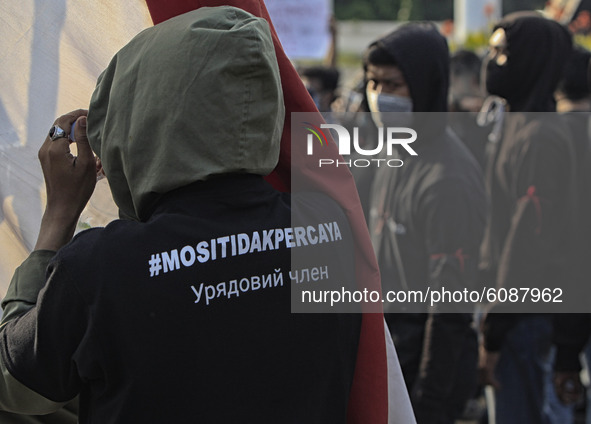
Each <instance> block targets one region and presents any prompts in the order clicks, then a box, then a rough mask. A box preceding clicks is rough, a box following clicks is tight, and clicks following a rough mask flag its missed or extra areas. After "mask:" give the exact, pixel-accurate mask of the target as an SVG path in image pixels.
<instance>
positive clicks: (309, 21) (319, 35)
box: [265, 0, 333, 60]
mask: <svg viewBox="0 0 591 424" xmlns="http://www.w3.org/2000/svg"><path fill="white" fill-rule="evenodd" d="M265 4H266V6H267V10H268V11H269V15H270V16H271V20H272V21H273V25H274V26H275V29H276V30H277V35H278V36H279V40H280V41H281V44H282V45H283V48H284V49H285V53H286V54H287V57H289V58H290V59H292V60H295V59H322V58H324V57H325V56H326V54H327V52H328V48H329V46H330V19H331V16H332V13H333V12H332V11H333V5H332V0H298V1H287V0H265Z"/></svg>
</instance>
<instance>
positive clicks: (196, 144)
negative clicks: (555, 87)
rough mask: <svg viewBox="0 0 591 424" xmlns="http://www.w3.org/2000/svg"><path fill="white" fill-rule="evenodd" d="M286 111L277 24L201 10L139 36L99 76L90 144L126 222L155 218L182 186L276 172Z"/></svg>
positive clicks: (228, 10)
mask: <svg viewBox="0 0 591 424" xmlns="http://www.w3.org/2000/svg"><path fill="white" fill-rule="evenodd" d="M284 114H285V109H284V105H283V94H282V89H281V79H280V75H279V68H278V66H277V58H276V57H275V50H274V47H273V41H272V38H271V33H270V31H269V25H268V24H267V21H265V20H264V19H262V18H257V17H255V16H253V15H251V14H249V13H247V12H245V11H243V10H241V9H237V8H234V7H228V6H224V7H215V8H207V7H205V8H201V9H198V10H195V11H192V12H189V13H186V14H184V15H181V16H178V17H175V18H172V19H170V20H168V21H165V22H163V23H161V24H158V25H156V26H154V27H151V28H148V29H146V30H145V31H143V32H141V33H140V34H138V35H137V36H136V37H135V38H134V39H133V40H131V42H130V43H129V44H127V45H126V46H125V47H123V48H122V49H121V50H120V51H119V52H118V53H117V54H116V55H115V57H114V58H113V60H112V61H111V63H110V64H109V66H108V68H107V69H106V70H105V71H104V72H103V73H102V74H101V76H100V77H99V79H98V83H97V86H96V89H95V91H94V93H93V95H92V99H91V103H90V108H89V112H88V138H89V141H90V145H91V147H92V149H93V150H94V151H95V153H96V154H97V155H98V156H99V157H100V158H101V161H102V164H103V168H104V170H105V173H106V175H107V178H108V180H109V184H110V186H111V191H112V193H113V198H114V200H115V203H116V204H117V206H118V207H119V211H120V214H121V216H124V217H128V218H132V219H136V220H146V219H147V218H148V217H149V216H150V214H151V213H152V210H153V208H154V206H155V204H156V203H157V202H158V200H159V198H160V197H161V196H162V195H163V194H165V193H167V192H169V191H171V190H174V189H176V188H179V187H182V186H186V185H188V184H191V183H193V182H196V181H201V180H206V179H208V178H210V177H212V176H215V175H220V174H228V173H252V174H260V175H266V174H268V173H270V172H271V171H272V170H273V168H274V167H275V165H276V164H277V160H278V157H279V144H280V139H281V133H282V129H283V120H284Z"/></svg>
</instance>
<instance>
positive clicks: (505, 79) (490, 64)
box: [482, 56, 514, 99]
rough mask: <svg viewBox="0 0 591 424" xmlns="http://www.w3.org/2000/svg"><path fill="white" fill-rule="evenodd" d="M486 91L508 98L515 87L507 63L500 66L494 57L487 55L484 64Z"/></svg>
mask: <svg viewBox="0 0 591 424" xmlns="http://www.w3.org/2000/svg"><path fill="white" fill-rule="evenodd" d="M482 68H483V69H484V81H486V91H487V92H488V93H489V94H493V95H495V96H499V97H503V98H504V99H508V98H509V97H510V96H511V93H513V92H514V88H513V87H511V77H510V72H509V67H508V66H507V64H504V65H503V66H500V65H498V64H497V61H496V60H495V58H494V57H490V56H489V57H487V58H485V59H484V62H483V64H482Z"/></svg>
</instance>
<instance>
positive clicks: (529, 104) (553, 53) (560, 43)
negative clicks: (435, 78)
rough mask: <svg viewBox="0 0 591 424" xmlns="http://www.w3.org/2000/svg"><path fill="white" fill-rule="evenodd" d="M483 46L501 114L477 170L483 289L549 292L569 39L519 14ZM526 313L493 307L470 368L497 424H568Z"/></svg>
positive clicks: (563, 211)
mask: <svg viewBox="0 0 591 424" xmlns="http://www.w3.org/2000/svg"><path fill="white" fill-rule="evenodd" d="M490 46H491V50H490V54H489V55H488V56H487V58H486V60H485V61H484V63H483V72H484V73H485V83H486V89H487V91H488V93H489V94H491V95H496V96H499V97H501V98H503V99H504V101H505V102H506V105H507V108H508V110H509V112H510V113H508V114H507V113H506V114H504V125H503V128H502V136H501V138H500V141H499V142H498V143H496V144H495V145H494V150H492V151H491V152H490V153H491V154H490V156H489V158H488V164H487V172H486V181H487V189H488V190H489V194H490V196H491V216H490V220H489V223H488V226H487V231H486V233H485V240H484V243H483V248H482V261H481V269H482V270H483V274H482V277H483V282H484V283H485V284H487V285H492V286H496V287H497V288H505V289H507V290H508V289H510V288H530V289H531V288H537V289H540V290H541V289H542V288H546V287H556V286H557V285H559V284H561V282H565V281H568V280H569V275H570V274H569V273H570V272H571V266H570V265H571V264H570V263H569V261H570V259H571V252H572V246H571V242H570V240H571V236H572V227H571V225H572V224H573V223H574V222H576V221H575V220H574V217H573V215H572V212H573V211H574V210H575V207H574V204H573V201H574V199H575V196H574V193H573V188H574V173H573V170H574V167H575V163H574V156H573V148H572V145H571V136H570V134H569V131H568V128H567V127H566V125H565V124H564V122H563V121H562V120H561V119H560V118H559V117H558V116H557V115H556V114H555V113H554V114H552V113H548V112H555V110H556V103H555V100H554V97H553V96H554V91H555V89H556V87H557V84H558V81H559V80H560V78H561V76H562V69H563V64H564V63H565V62H566V60H567V59H568V57H569V55H570V52H571V50H572V47H571V46H572V42H571V36H570V34H569V33H568V31H567V30H566V28H564V27H563V26H561V25H560V24H558V23H557V22H554V21H551V20H549V19H545V18H543V17H542V16H541V15H539V14H537V13H532V12H521V13H515V14H512V15H509V16H507V17H505V18H504V19H503V20H502V21H501V22H500V23H499V24H497V25H496V27H495V29H494V32H493V34H492V36H491V38H490ZM530 305H531V304H530ZM523 306H524V305H522V306H520V308H521V309H519V310H524V308H523ZM536 306H539V304H534V305H531V306H530V312H536V313H525V314H523V313H514V312H515V310H514V309H512V310H508V309H507V308H510V307H511V305H510V304H508V303H505V304H503V303H498V304H493V305H491V309H490V311H489V312H488V314H487V315H486V318H485V320H484V322H483V326H482V329H483V345H482V347H481V358H480V360H481V363H480V366H481V369H482V376H483V381H484V382H485V383H487V384H491V385H493V387H495V389H496V390H495V397H496V411H495V413H496V419H497V423H498V424H511V423H515V424H518V423H519V424H530V423H531V424H540V423H556V424H558V423H562V424H564V423H568V422H570V420H572V410H570V409H569V408H565V407H563V406H561V405H560V404H559V402H557V400H556V397H555V395H554V390H553V389H552V385H551V360H552V355H551V349H550V347H551V340H552V317H551V316H550V315H549V314H547V312H548V311H547V310H544V309H543V308H536ZM513 307H514V305H513ZM508 311H511V312H513V313H506V312H508Z"/></svg>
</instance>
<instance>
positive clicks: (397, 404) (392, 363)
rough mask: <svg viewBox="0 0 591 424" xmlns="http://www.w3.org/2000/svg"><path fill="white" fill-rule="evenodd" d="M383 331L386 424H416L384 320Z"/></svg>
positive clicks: (394, 349)
mask: <svg viewBox="0 0 591 424" xmlns="http://www.w3.org/2000/svg"><path fill="white" fill-rule="evenodd" d="M384 331H385V333H386V355H387V359H388V424H416V422H417V421H416V419H415V414H414V412H413V410H412V405H411V403H410V397H409V396H408V391H407V390H406V384H405V383H404V376H403V375H402V369H401V368H400V363H399V362H398V355H397V354H396V348H395V347H394V341H393V340H392V336H391V335H390V330H389V329H388V324H386V320H384Z"/></svg>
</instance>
